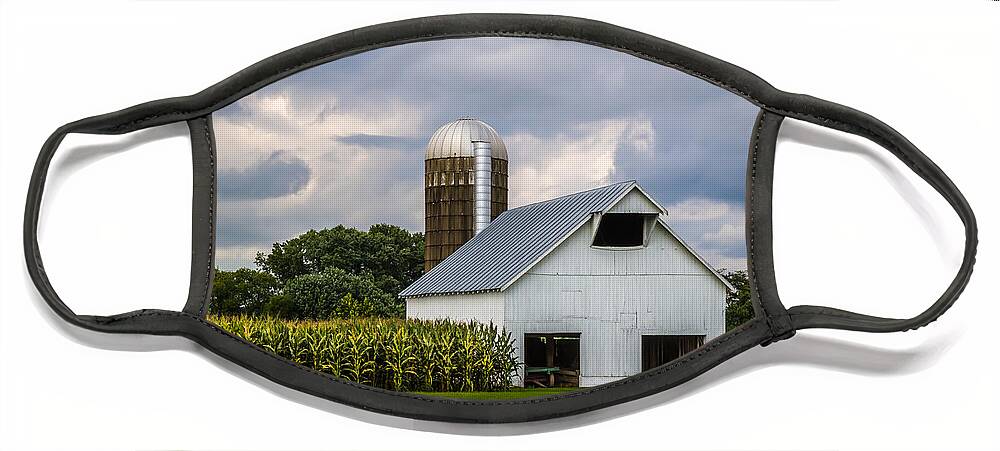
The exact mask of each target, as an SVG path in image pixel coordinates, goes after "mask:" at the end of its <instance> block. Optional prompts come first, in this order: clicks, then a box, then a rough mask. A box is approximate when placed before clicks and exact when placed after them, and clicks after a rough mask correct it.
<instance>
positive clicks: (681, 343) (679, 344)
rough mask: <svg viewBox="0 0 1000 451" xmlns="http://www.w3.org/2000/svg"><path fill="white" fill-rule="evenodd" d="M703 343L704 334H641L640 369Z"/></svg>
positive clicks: (645, 368) (683, 352)
mask: <svg viewBox="0 0 1000 451" xmlns="http://www.w3.org/2000/svg"><path fill="white" fill-rule="evenodd" d="M703 344H705V336H704V335H643V336H642V370H643V371H646V370H650V369H653V368H656V367H658V366H660V365H664V364H667V363H670V362H671V361H672V360H674V359H676V358H678V357H680V356H682V355H684V354H687V353H689V352H691V351H694V350H695V349H698V347H699V346H701V345H703Z"/></svg>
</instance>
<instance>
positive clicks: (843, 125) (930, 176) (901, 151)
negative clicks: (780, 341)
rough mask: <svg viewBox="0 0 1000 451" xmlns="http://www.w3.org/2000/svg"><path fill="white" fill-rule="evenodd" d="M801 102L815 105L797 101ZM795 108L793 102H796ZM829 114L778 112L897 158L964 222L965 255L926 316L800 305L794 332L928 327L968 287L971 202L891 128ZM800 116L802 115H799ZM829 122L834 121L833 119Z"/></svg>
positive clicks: (840, 111)
mask: <svg viewBox="0 0 1000 451" xmlns="http://www.w3.org/2000/svg"><path fill="white" fill-rule="evenodd" d="M798 97H799V98H800V99H811V98H809V97H807V96H798ZM793 103H794V102H793ZM824 109H825V110H826V111H817V113H821V114H822V116H819V115H810V114H806V113H796V112H791V111H776V112H778V113H779V114H784V115H785V116H788V117H792V118H796V119H801V120H804V121H808V122H812V123H815V124H818V125H823V126H826V127H830V128H834V129H837V130H841V131H844V132H847V133H852V134H856V135H859V136H862V137H865V138H868V139H870V140H871V141H873V142H875V143H876V144H878V145H880V146H882V147H884V148H885V149H886V150H888V151H889V152H891V153H892V154H893V155H894V156H895V157H896V158H898V159H899V160H900V161H902V162H903V163H904V164H906V166H907V167H909V168H910V169H911V170H913V172H915V173H917V175H919V176H920V178H922V179H923V180H924V181H926V182H927V183H928V184H929V185H931V186H932V187H934V189H935V190H936V191H937V192H938V193H939V194H941V196H942V197H944V198H945V199H946V200H947V201H948V203H949V204H950V205H951V206H952V208H953V209H954V210H955V213H957V214H958V217H959V218H961V220H962V223H963V224H964V225H965V251H964V256H963V258H962V265H961V266H960V267H959V270H958V274H956V275H955V278H954V280H952V282H951V284H950V285H949V286H948V288H947V289H946V290H945V291H944V293H943V294H941V297H939V298H938V299H937V301H935V302H934V304H933V305H931V306H930V307H929V308H928V309H927V310H925V311H924V312H923V313H920V314H919V315H917V316H914V317H912V318H906V319H897V318H883V317H878V316H871V315H863V314H860V313H854V312H850V311H847V310H841V309H836V308H832V307H822V306H814V305H799V306H795V307H792V308H790V309H788V316H789V318H790V319H791V321H792V327H793V328H795V329H809V328H820V327H823V328H829V329H844V330H856V331H863V332H902V331H907V330H911V329H917V328H919V327H923V326H926V325H927V324H930V323H931V322H933V321H934V320H936V319H937V318H938V317H939V316H941V315H942V314H943V313H944V312H945V311H947V310H948V308H950V307H951V306H952V304H954V303H955V300H956V299H958V296H959V295H960V294H961V293H962V290H964V289H965V286H966V285H967V284H968V283H969V278H970V277H971V276H972V267H973V265H974V264H975V260H976V246H977V244H978V237H977V234H978V230H977V227H976V217H975V215H974V214H973V212H972V208H971V207H970V206H969V203H968V201H966V200H965V196H963V195H962V193H961V191H959V190H958V188H957V187H956V186H955V184H954V183H952V181H951V179H949V178H948V176H947V175H945V174H944V172H943V171H941V168H939V167H938V166H937V165H936V164H934V162H933V161H931V160H930V159H929V158H927V156H926V155H924V154H923V153H922V152H921V151H920V150H919V149H917V147H916V146H914V145H913V144H912V143H911V142H910V141H908V140H907V139H906V138H904V137H903V136H902V135H901V134H900V133H899V132H897V131H896V130H893V129H892V128H891V127H889V126H888V125H886V124H884V123H883V122H881V121H879V120H878V119H875V118H874V117H872V116H869V115H867V114H865V113H862V112H860V111H857V110H854V109H851V108H847V107H844V106H840V105H830V106H828V107H826V108H824ZM800 111H801V110H800ZM831 117H833V118H835V119H830V118H831Z"/></svg>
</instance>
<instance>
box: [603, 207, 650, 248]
mask: <svg viewBox="0 0 1000 451" xmlns="http://www.w3.org/2000/svg"><path fill="white" fill-rule="evenodd" d="M645 221H646V218H645V217H644V216H643V215H636V214H627V213H609V214H606V215H604V217H603V218H601V223H600V225H599V226H597V234H596V235H594V246H601V247H636V246H642V241H643V233H642V225H643V223H644V222H645Z"/></svg>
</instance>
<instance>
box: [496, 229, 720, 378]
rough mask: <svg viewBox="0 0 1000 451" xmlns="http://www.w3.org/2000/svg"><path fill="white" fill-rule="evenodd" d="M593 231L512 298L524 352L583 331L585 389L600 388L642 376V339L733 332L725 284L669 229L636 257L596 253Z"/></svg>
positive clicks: (515, 330)
mask: <svg viewBox="0 0 1000 451" xmlns="http://www.w3.org/2000/svg"><path fill="white" fill-rule="evenodd" d="M590 233H591V231H590V229H589V228H588V227H583V228H581V229H580V230H578V231H577V232H575V233H574V234H573V235H572V236H570V237H569V238H568V239H567V240H566V241H565V242H563V244H562V245H561V246H560V247H559V248H557V249H556V250H555V251H553V252H552V253H551V254H549V255H548V256H547V257H545V258H544V259H543V260H542V261H541V262H539V264H537V265H535V267H534V268H533V269H532V270H530V271H529V272H528V273H527V274H525V275H524V276H522V277H521V279H519V280H518V281H517V282H515V283H514V284H513V285H511V286H510V287H509V288H508V289H507V290H506V291H505V292H504V294H505V298H506V307H505V317H504V323H505V325H506V327H507V330H509V331H510V332H511V334H512V335H513V337H514V339H515V340H516V341H517V343H516V344H517V346H518V349H522V346H521V343H520V342H521V340H523V337H524V334H526V333H559V332H567V333H580V337H581V338H580V372H581V379H580V383H581V385H582V386H593V385H600V384H603V383H606V382H611V381H614V380H617V379H621V378H624V377H627V376H631V375H633V374H637V373H639V372H640V371H641V370H642V359H641V347H642V335H705V336H706V337H705V338H706V341H707V340H711V339H712V338H715V337H716V336H718V335H720V334H722V333H723V332H724V331H725V297H726V291H725V290H726V289H725V286H724V285H723V284H722V283H721V282H720V281H719V280H718V279H717V278H716V276H715V275H714V274H712V273H711V272H710V271H709V270H708V269H707V268H705V267H704V265H702V264H701V262H700V261H698V259H697V258H695V257H694V256H693V255H691V254H690V253H688V252H687V251H686V250H685V249H684V247H683V245H681V243H680V242H678V241H677V240H676V239H675V238H673V236H671V235H670V234H669V233H668V232H667V231H666V230H665V229H664V228H662V227H657V228H656V229H655V230H654V232H653V235H652V236H651V237H650V244H649V246H648V247H646V248H645V249H641V250H631V251H613V250H603V249H594V248H592V247H590V236H591V235H590ZM521 358H522V360H523V355H522V356H521ZM519 376H520V374H519Z"/></svg>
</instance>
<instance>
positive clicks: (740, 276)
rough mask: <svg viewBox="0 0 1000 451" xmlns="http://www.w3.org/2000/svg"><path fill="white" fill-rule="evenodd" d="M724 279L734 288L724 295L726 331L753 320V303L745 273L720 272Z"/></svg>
mask: <svg viewBox="0 0 1000 451" xmlns="http://www.w3.org/2000/svg"><path fill="white" fill-rule="evenodd" d="M722 276H723V277H725V278H726V280H728V281H729V283H731V284H732V285H733V287H735V288H736V291H731V292H729V293H727V294H726V331H730V330H732V329H734V328H735V327H737V326H739V325H740V324H743V323H745V322H747V321H750V320H752V319H753V318H754V311H753V303H751V302H750V281H749V279H748V278H747V272H746V271H743V270H740V271H726V270H723V271H722Z"/></svg>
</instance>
